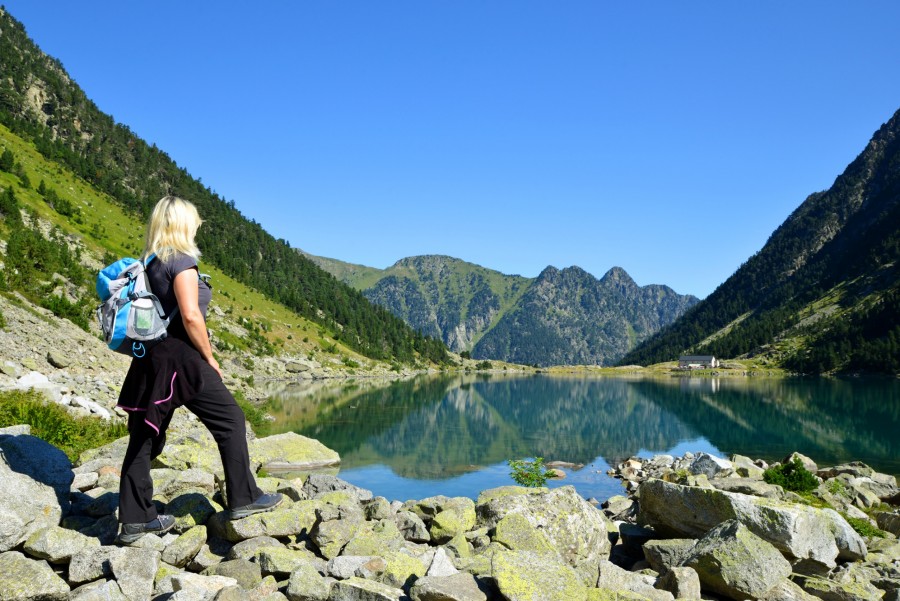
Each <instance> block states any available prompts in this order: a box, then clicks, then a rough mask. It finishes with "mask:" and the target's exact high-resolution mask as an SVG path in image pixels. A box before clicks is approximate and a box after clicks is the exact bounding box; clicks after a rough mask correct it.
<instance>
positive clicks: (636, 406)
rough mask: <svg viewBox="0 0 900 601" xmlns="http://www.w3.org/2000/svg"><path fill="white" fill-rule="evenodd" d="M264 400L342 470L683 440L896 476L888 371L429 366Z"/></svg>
mask: <svg viewBox="0 0 900 601" xmlns="http://www.w3.org/2000/svg"><path fill="white" fill-rule="evenodd" d="M267 410H268V411H269V412H271V413H272V415H274V416H275V421H274V422H272V424H271V425H270V428H271V432H269V433H275V432H284V431H295V432H299V433H301V434H304V435H306V436H313V437H315V438H317V439H319V440H321V441H322V442H323V443H324V444H326V445H327V446H329V447H331V448H333V449H335V450H337V451H338V452H339V453H340V454H341V458H342V461H343V468H344V469H352V468H356V467H359V466H364V465H371V464H379V463H380V464H384V465H387V466H389V467H390V468H391V470H392V471H393V472H394V473H396V474H399V475H401V476H404V477H408V478H418V479H444V478H450V477H453V476H455V475H458V474H461V473H466V472H471V471H477V470H479V469H482V468H484V467H486V466H491V465H496V464H502V463H503V462H505V461H506V460H508V459H512V458H520V457H532V456H542V457H544V458H545V459H546V460H548V461H550V460H562V461H571V462H576V463H583V464H588V463H590V462H592V461H594V460H595V459H596V458H598V457H601V458H603V459H605V460H606V461H607V462H608V463H609V464H615V463H616V462H618V461H620V460H622V459H624V458H627V457H629V456H632V455H635V454H637V453H641V452H642V453H658V452H666V451H668V450H669V449H672V448H674V447H676V446H678V445H683V444H685V443H687V442H688V441H692V442H696V441H707V442H697V443H696V444H697V445H699V446H691V447H690V448H685V450H693V451H696V450H698V448H700V449H702V448H703V445H707V447H708V446H709V445H710V443H711V445H713V446H714V447H715V448H716V449H718V450H719V451H720V452H721V453H723V454H731V453H740V454H744V455H748V456H751V457H754V458H757V457H759V458H764V459H767V460H780V459H781V458H783V457H784V456H786V455H788V454H789V453H791V452H792V451H799V452H801V453H804V454H806V455H808V456H810V457H812V458H813V459H814V460H816V461H817V462H819V463H820V464H821V465H826V464H835V463H839V462H842V461H847V460H851V459H858V460H862V461H864V462H866V463H869V464H870V465H872V466H873V467H876V469H880V470H882V471H886V472H888V473H895V474H896V473H900V459H898V458H900V441H898V440H897V437H896V436H895V435H894V432H893V429H894V427H895V424H896V423H897V421H898V419H900V382H898V381H896V380H895V379H879V380H870V379H852V380H840V379H774V380H770V379H757V378H730V379H711V378H702V379H699V378H698V379H695V378H673V379H659V380H655V379H654V380H625V379H618V378H602V379H601V378H556V377H547V376H534V377H525V378H523V377H493V378H491V377H480V376H466V377H452V378H451V377H431V378H419V379H415V380H409V381H402V382H393V383H389V384H388V383H382V384H378V383H375V382H366V383H363V384H352V385H350V386H349V387H348V386H341V385H338V386H337V387H331V388H324V389H321V390H318V391H308V392H307V391H305V389H301V390H293V391H292V389H288V390H286V391H283V392H282V393H279V394H276V395H275V396H274V398H273V400H272V406H271V407H270V408H267ZM491 485H496V483H486V487H488V486H491Z"/></svg>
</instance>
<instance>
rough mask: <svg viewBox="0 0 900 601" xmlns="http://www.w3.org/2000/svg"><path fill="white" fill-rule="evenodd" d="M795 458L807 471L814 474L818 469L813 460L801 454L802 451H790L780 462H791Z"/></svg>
mask: <svg viewBox="0 0 900 601" xmlns="http://www.w3.org/2000/svg"><path fill="white" fill-rule="evenodd" d="M795 459H799V460H800V463H801V464H802V465H803V467H804V468H806V470H807V471H810V472H812V473H814V474H815V473H816V472H818V471H819V466H818V465H816V462H815V461H813V460H812V459H810V458H809V457H807V456H806V455H803V454H802V453H798V452H796V451H794V452H793V453H791V454H790V455H788V456H787V457H785V458H784V459H782V460H781V463H782V464H786V463H792V462H793V461H794V460H795Z"/></svg>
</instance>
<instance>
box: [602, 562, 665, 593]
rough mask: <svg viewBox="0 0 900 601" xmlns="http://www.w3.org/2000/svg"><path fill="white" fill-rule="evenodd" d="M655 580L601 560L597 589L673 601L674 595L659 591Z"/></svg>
mask: <svg viewBox="0 0 900 601" xmlns="http://www.w3.org/2000/svg"><path fill="white" fill-rule="evenodd" d="M655 580H656V579H655V578H653V577H652V576H647V575H645V574H638V573H635V572H629V571H628V570H623V569H622V568H620V567H619V566H617V565H615V564H614V563H612V562H609V561H606V560H601V561H600V570H599V576H598V578H597V587H598V588H602V589H608V590H613V591H629V592H632V593H637V594H639V595H643V596H644V597H646V598H647V599H649V600H650V601H672V600H673V599H674V597H673V596H672V593H670V592H669V591H665V590H660V589H657V588H656V587H655V586H654V585H655Z"/></svg>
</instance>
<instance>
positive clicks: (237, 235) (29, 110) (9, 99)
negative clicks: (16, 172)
mask: <svg viewBox="0 0 900 601" xmlns="http://www.w3.org/2000/svg"><path fill="white" fill-rule="evenodd" d="M0 31H2V35H0V73H3V78H2V79H0V123H2V124H3V125H4V126H6V127H7V128H9V130H10V131H11V132H12V133H14V134H15V135H16V136H18V137H20V138H22V139H24V140H26V141H28V142H30V143H32V144H33V145H34V148H36V149H37V151H38V152H39V153H40V154H41V155H43V157H44V158H45V159H47V160H49V161H52V162H54V163H56V164H58V165H59V166H60V168H66V169H68V170H71V171H72V172H73V173H74V174H75V175H76V176H77V177H78V178H81V179H82V180H84V181H85V182H87V183H89V184H90V185H91V186H92V187H94V188H96V189H97V190H98V191H100V192H103V193H105V194H107V195H108V196H109V197H110V198H112V199H113V200H114V201H115V202H116V203H117V204H118V205H119V206H120V207H121V208H122V209H124V211H125V213H126V214H127V215H128V220H129V221H130V222H132V221H133V222H134V223H137V224H140V223H142V222H145V221H146V219H147V217H148V216H149V213H150V210H151V209H152V207H153V206H154V205H155V203H156V201H157V200H158V199H159V198H161V197H162V196H164V195H166V194H175V195H178V196H182V197H184V198H187V199H189V200H191V201H192V202H194V203H195V204H196V205H197V208H198V210H199V212H200V214H201V215H202V216H203V218H204V220H205V222H206V225H205V226H204V227H203V228H201V229H200V231H199V232H198V235H197V242H198V245H199V246H200V247H201V248H202V249H203V250H204V255H203V259H204V261H205V262H207V263H210V264H212V265H215V266H217V267H218V268H220V269H221V270H222V272H224V273H225V274H226V275H228V276H230V277H232V278H234V279H235V280H236V281H238V282H240V283H242V284H246V285H247V286H250V287H252V288H254V289H256V290H258V291H260V292H262V293H263V294H264V295H266V296H267V297H268V298H270V299H272V300H274V301H277V302H278V303H281V304H282V305H284V306H286V307H287V308H289V309H291V310H292V311H294V312H296V313H297V314H299V315H300V316H303V317H305V318H306V319H308V320H310V321H313V322H315V323H317V324H318V325H319V326H320V327H321V328H322V329H323V331H327V332H328V334H329V335H330V337H331V338H333V339H334V341H335V342H340V343H341V344H343V345H345V346H347V347H349V348H351V349H353V350H354V351H357V352H359V353H361V354H363V355H365V356H367V357H370V358H373V359H384V360H389V361H401V362H416V361H419V360H424V361H426V362H435V363H443V362H446V361H447V360H448V356H447V353H446V348H445V347H444V345H443V344H441V343H440V342H439V341H437V340H434V339H430V338H427V337H424V336H422V335H421V334H419V333H418V332H416V331H414V330H412V329H411V328H410V327H409V326H407V325H406V324H405V323H404V322H403V321H402V320H400V319H398V318H397V317H395V316H394V315H393V314H391V313H390V312H389V311H387V310H385V309H384V308H382V307H380V306H378V305H373V304H372V303H370V302H369V301H368V300H366V299H365V297H363V296H362V294H360V293H359V292H358V291H356V290H355V289H353V288H351V287H350V286H347V285H345V284H342V283H340V282H338V281H337V280H335V279H334V278H333V277H331V275H330V274H328V273H326V272H325V271H323V270H321V269H320V268H318V267H317V266H316V265H314V264H313V263H312V262H310V261H309V260H308V259H306V258H305V257H304V256H302V255H301V254H299V253H297V252H295V251H294V250H293V249H292V248H291V247H290V245H289V244H288V243H287V242H286V241H285V240H281V239H277V240H276V239H275V238H274V237H273V236H271V235H270V234H269V233H268V232H266V231H265V230H264V229H263V228H262V226H261V225H260V224H258V223H256V222H255V221H252V220H249V219H247V218H246V217H244V216H243V215H242V214H241V213H240V211H238V210H237V209H236V208H235V206H234V201H230V202H229V201H226V200H225V199H224V198H222V197H221V196H219V195H218V194H217V193H215V192H213V191H212V190H211V189H210V188H209V187H206V186H204V185H203V184H202V183H201V182H200V181H199V180H198V179H195V178H194V177H192V176H191V175H190V174H188V173H187V171H186V170H184V169H183V168H180V167H178V165H177V164H176V163H175V162H174V161H173V160H172V159H171V158H170V157H169V156H168V155H166V153H165V152H163V151H162V150H160V149H159V148H157V147H156V146H155V145H148V144H147V143H146V142H145V141H144V140H142V139H141V138H139V137H138V136H137V135H135V134H134V132H132V131H131V130H130V129H129V128H128V127H127V126H125V125H122V124H117V123H116V122H115V121H114V120H113V118H112V117H111V116H109V115H106V114H104V113H103V112H101V111H100V110H99V109H98V108H97V106H96V105H95V104H94V103H93V102H92V101H91V100H90V99H89V98H88V97H87V95H86V94H85V93H84V91H83V90H81V88H80V87H79V86H78V85H77V84H76V83H75V82H74V81H72V79H71V78H70V77H69V76H68V74H67V73H66V71H65V69H64V68H63V66H62V64H61V63H60V61H59V60H57V59H54V58H51V57H49V56H47V55H46V54H44V53H43V52H41V50H40V49H39V48H38V47H37V46H36V45H35V44H34V42H33V41H32V40H30V39H29V38H28V35H27V33H26V31H25V28H24V27H23V26H22V24H21V23H19V22H18V21H16V20H15V19H14V18H13V17H12V16H11V15H10V14H9V13H8V12H7V11H6V10H5V9H2V8H0ZM23 173H24V172H23ZM21 183H22V189H27V187H26V186H25V185H24V184H25V182H24V181H22V182H21ZM29 183H31V182H29ZM42 196H43V199H44V201H46V202H47V203H48V204H49V205H51V206H53V207H55V208H56V209H57V212H58V213H59V214H60V215H63V214H66V213H67V215H66V216H67V217H68V218H69V224H68V226H70V227H72V228H75V229H76V230H78V231H79V232H80V235H88V236H93V237H94V238H95V239H97V240H98V241H100V240H101V239H102V238H103V231H102V227H103V223H104V220H103V218H102V216H100V215H98V214H95V213H94V212H93V211H92V209H91V208H90V207H84V208H79V213H78V214H77V215H76V214H75V212H74V208H73V207H74V206H75V205H74V204H73V202H77V199H75V198H72V197H71V196H70V195H69V194H68V192H67V191H64V190H57V189H55V188H54V190H53V196H52V197H50V198H48V197H47V196H46V195H44V194H42ZM248 200H252V199H248ZM98 218H99V219H98ZM79 219H80V220H81V223H79V222H78V220H79ZM88 222H93V223H96V224H97V228H98V229H97V230H96V231H94V230H91V229H90V228H86V227H82V226H86V225H87V223H88ZM142 234H143V227H142V226H140V225H138V226H137V227H136V228H135V233H134V235H133V236H130V240H129V242H128V244H127V246H126V247H125V248H124V249H122V250H123V251H124V252H125V253H128V254H136V253H137V252H139V250H140V249H139V248H138V245H139V244H140V240H141V238H142ZM110 250H112V251H115V252H119V250H118V249H114V248H110Z"/></svg>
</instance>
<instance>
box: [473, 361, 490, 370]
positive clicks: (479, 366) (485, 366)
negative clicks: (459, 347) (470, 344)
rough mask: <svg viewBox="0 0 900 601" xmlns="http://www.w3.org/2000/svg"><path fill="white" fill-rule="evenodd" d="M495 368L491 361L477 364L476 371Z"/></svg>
mask: <svg viewBox="0 0 900 601" xmlns="http://www.w3.org/2000/svg"><path fill="white" fill-rule="evenodd" d="M493 368H494V366H493V365H492V364H491V362H490V361H481V362H479V363H476V364H475V369H493Z"/></svg>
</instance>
